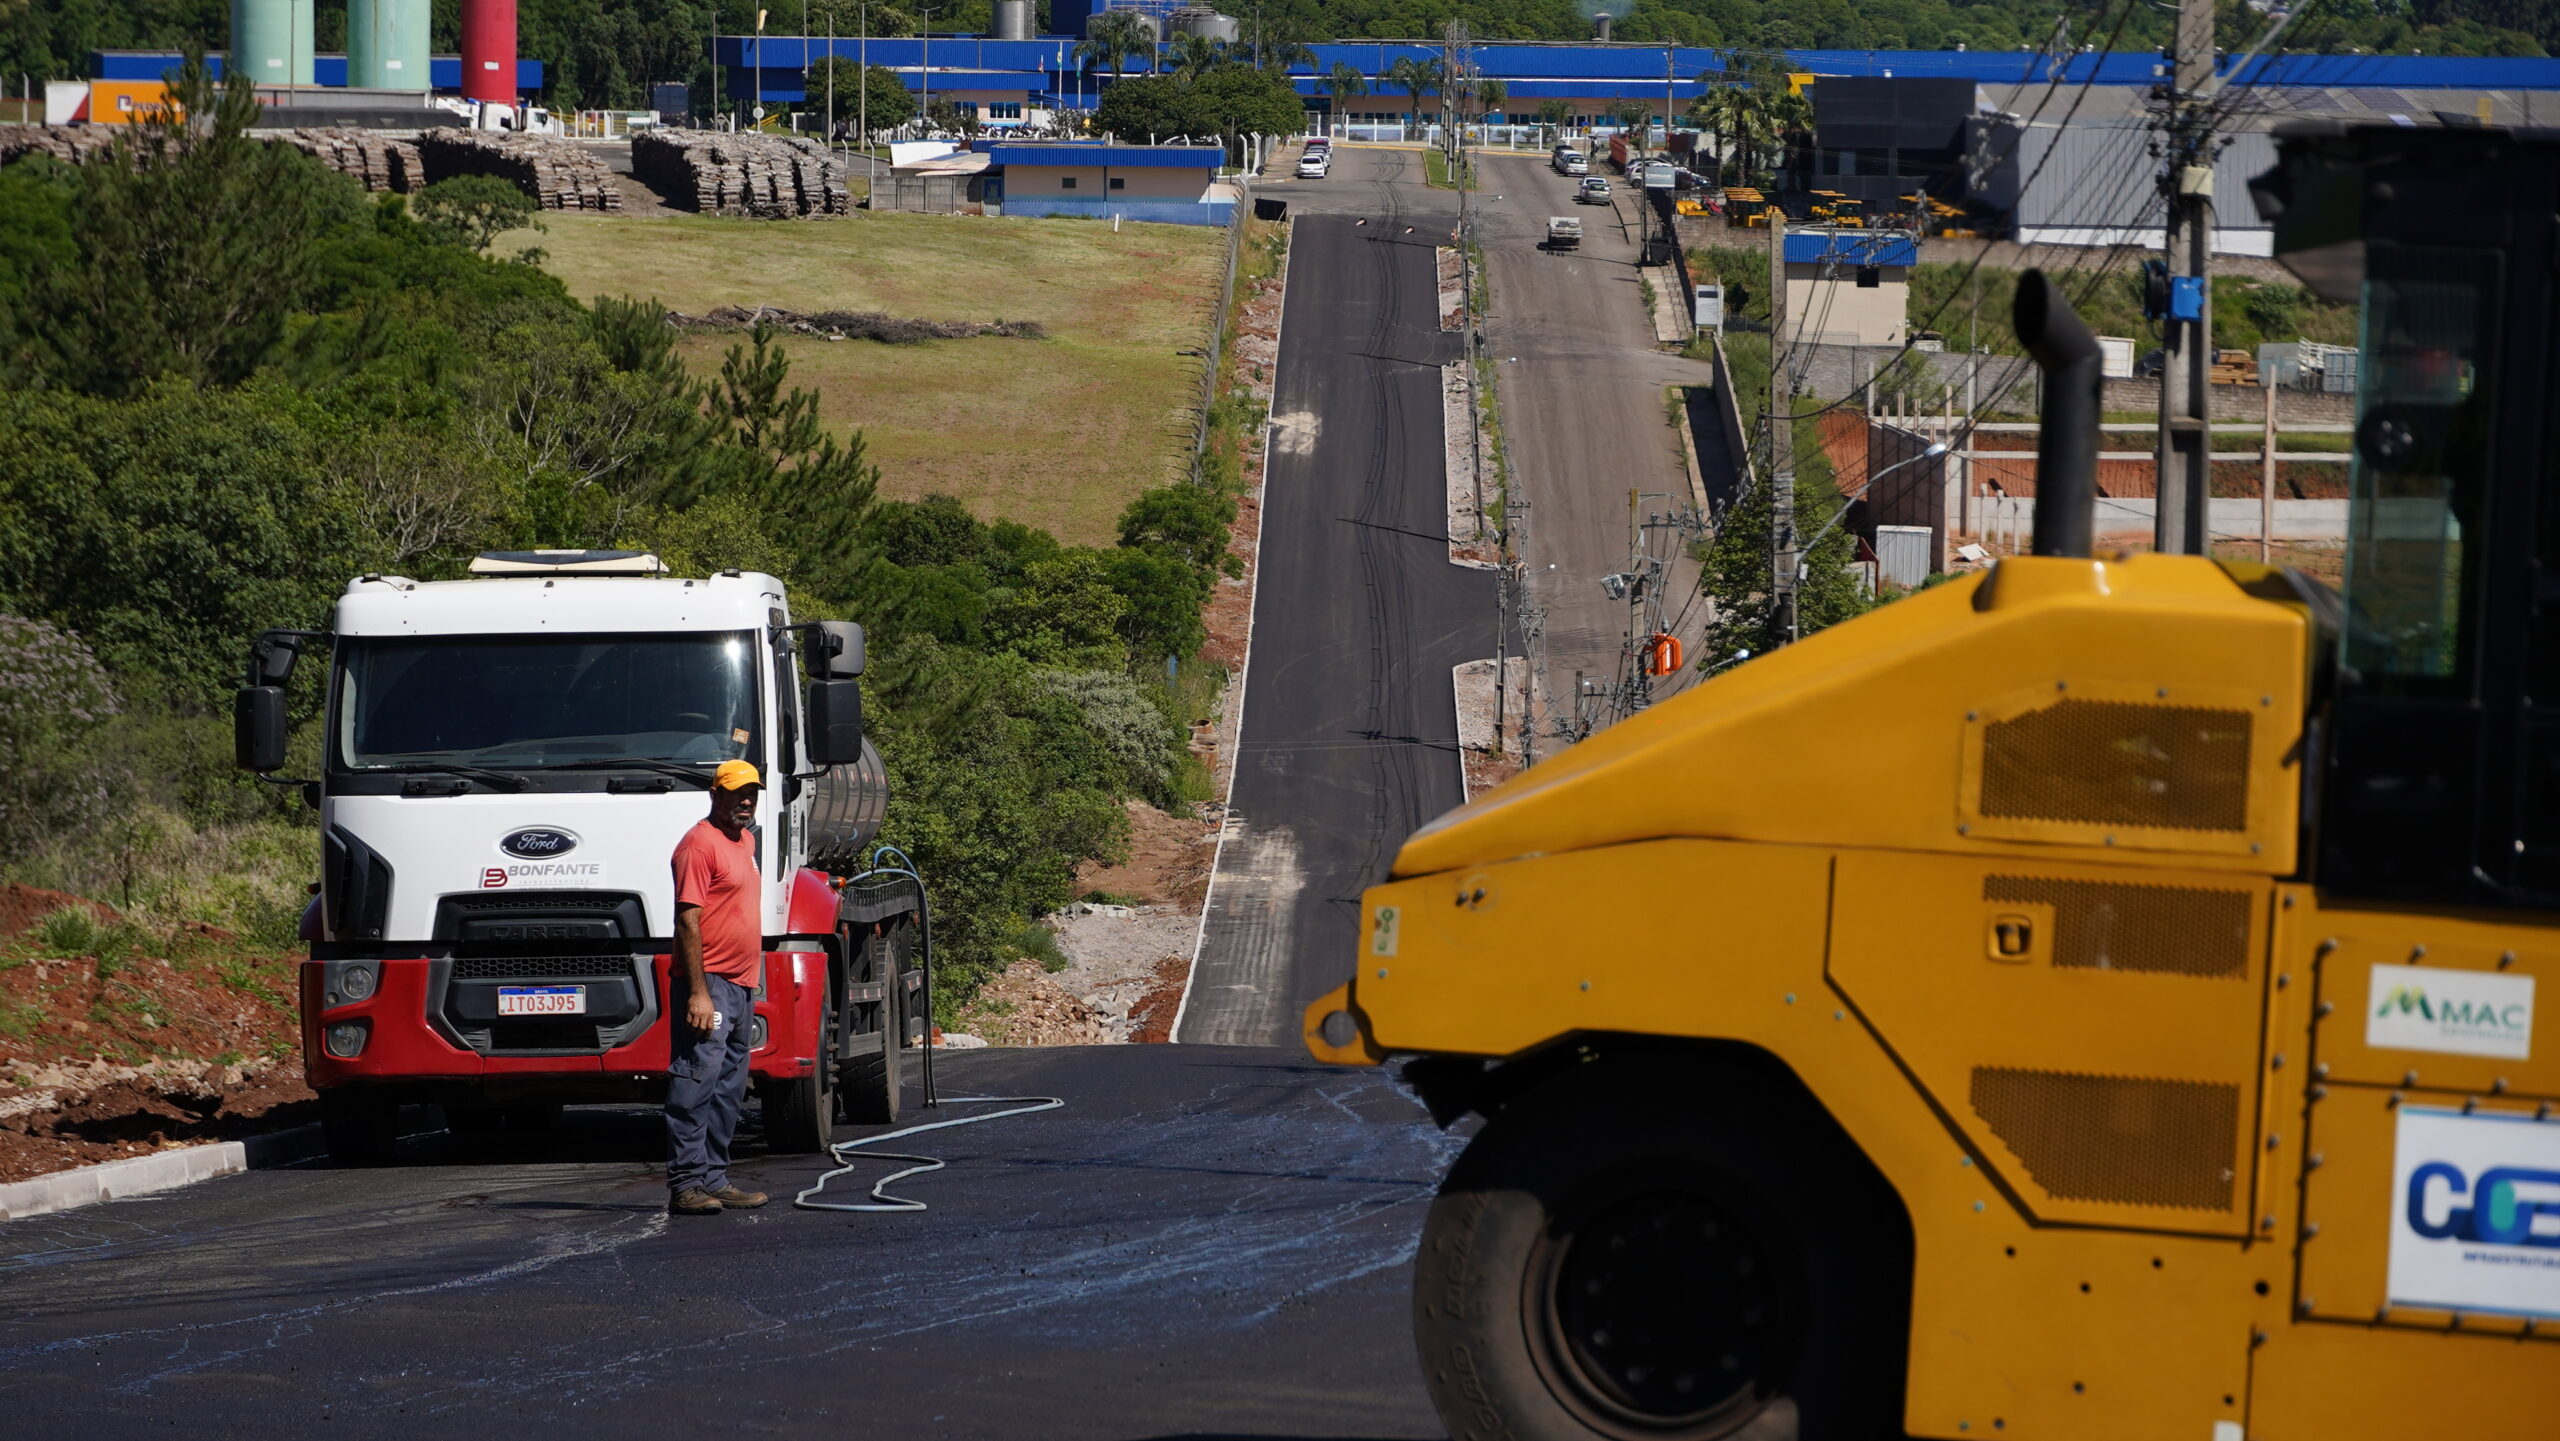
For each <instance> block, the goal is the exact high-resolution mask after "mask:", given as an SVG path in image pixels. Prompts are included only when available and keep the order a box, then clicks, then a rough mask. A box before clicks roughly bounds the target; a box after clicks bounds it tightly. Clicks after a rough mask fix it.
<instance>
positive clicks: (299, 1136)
mask: <svg viewBox="0 0 2560 1441" xmlns="http://www.w3.org/2000/svg"><path fill="white" fill-rule="evenodd" d="M325 1149H327V1147H326V1146H325V1145H324V1144H323V1143H322V1141H321V1139H320V1128H319V1127H318V1126H296V1127H294V1128H293V1129H292V1130H290V1131H278V1132H276V1133H274V1134H273V1135H266V1136H252V1137H250V1138H249V1139H248V1140H246V1141H217V1142H215V1143H213V1144H212V1145H208V1146H185V1147H180V1148H178V1149H175V1150H168V1151H154V1152H152V1153H150V1154H149V1155H143V1156H127V1157H125V1158H123V1159H122V1160H116V1161H101V1162H99V1163H98V1164H96V1165H94V1166H82V1167H80V1168H79V1169H78V1170H73V1171H57V1172H55V1173H54V1174H52V1175H50V1176H37V1177H34V1178H32V1179H30V1180H25V1181H12V1182H10V1183H9V1184H8V1185H5V1186H0V1221H14V1220H19V1219H22V1218H24V1217H27V1216H43V1215H49V1214H51V1213H52V1212H55V1211H69V1210H73V1209H75V1208H77V1207H81V1206H94V1205H97V1204H98V1203H99V1202H101V1201H121V1200H124V1199H125V1198H126V1197H128V1196H147V1195H150V1194H151V1193H152V1192H154V1191H169V1190H175V1189H176V1188H178V1187H180V1186H192V1185H194V1184H195V1183H196V1182H198V1181H210V1180H212V1179H213V1178H214V1177H216V1176H232V1175H237V1174H239V1173H241V1172H243V1171H248V1170H251V1169H254V1168H257V1167H262V1166H282V1165H287V1164H290V1163H292V1162H294V1161H301V1160H307V1159H309V1158H310V1157H313V1156H316V1155H319V1154H320V1153H321V1152H322V1151H324V1150H325Z"/></svg>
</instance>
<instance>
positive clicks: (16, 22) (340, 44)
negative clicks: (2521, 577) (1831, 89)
mask: <svg viewBox="0 0 2560 1441" xmlns="http://www.w3.org/2000/svg"><path fill="white" fill-rule="evenodd" d="M759 3H762V4H763V7H764V8H765V9H766V10H767V11H768V12H769V14H768V17H767V22H766V28H767V30H768V32H770V33H775V34H788V33H797V32H798V31H799V30H800V28H801V26H802V25H803V23H804V20H803V16H804V13H805V16H806V19H805V23H806V25H807V27H808V30H809V33H811V34H825V33H827V28H828V26H829V24H830V23H831V22H832V24H833V25H834V28H835V33H837V34H839V35H852V34H855V33H856V32H857V31H858V30H859V29H861V28H862V27H863V26H864V25H865V24H866V23H867V24H868V26H869V29H870V33H872V34H874V35H908V34H913V33H915V30H916V16H915V12H914V11H913V10H912V9H910V8H908V7H906V6H902V5H899V4H896V3H892V0H878V3H868V4H866V3H865V0H807V4H806V5H805V7H803V6H794V5H792V4H791V3H789V0H783V3H780V4H773V3H770V0H522V4H521V6H520V8H519V17H520V18H519V27H520V34H521V43H520V49H521V51H522V53H523V54H524V55H526V56H527V57H530V58H535V59H540V60H544V61H547V62H549V63H550V66H551V70H550V78H549V87H548V89H549V94H548V97H547V98H548V99H549V101H550V102H551V103H552V104H553V105H555V106H559V107H561V108H567V109H578V108H617V109H618V108H637V107H642V106H645V105H646V104H647V103H648V93H649V86H650V85H651V84H652V83H653V82H657V81H671V80H676V81H684V82H687V83H689V84H691V85H692V86H693V87H694V89H695V93H696V97H697V103H701V101H703V100H706V99H707V98H708V93H709V86H710V79H711V75H710V64H709V48H710V47H709V37H710V36H711V34H712V33H713V32H714V30H715V29H716V30H717V31H718V32H719V33H721V34H727V35H737V34H747V33H752V32H753V31H754V29H755V17H756V11H757V8H758V4H759ZM1037 8H1038V9H1039V11H1040V12H1041V14H1042V15H1044V16H1045V14H1046V12H1047V6H1046V5H1045V4H1043V5H1040V6H1038V7H1037ZM1239 8H1242V7H1239ZM1258 8H1259V11H1260V17H1261V24H1262V26H1263V29H1262V31H1261V34H1262V35H1263V36H1264V37H1265V38H1266V39H1276V40H1277V41H1278V42H1280V43H1281V44H1283V45H1288V44H1296V43H1301V42H1309V41H1330V40H1361V39H1413V38H1418V37H1436V36H1438V35H1440V34H1441V32H1442V30H1443V29H1444V28H1445V27H1446V26H1447V24H1448V23H1449V22H1450V21H1451V20H1459V19H1463V20H1465V21H1466V22H1467V24H1468V25H1469V27H1470V28H1471V29H1472V30H1473V31H1474V33H1475V35H1476V36H1477V37H1478V38H1479V39H1483V40H1578V39H1585V38H1588V37H1589V35H1590V33H1591V22H1590V20H1589V18H1588V14H1589V12H1590V10H1592V9H1594V8H1599V7H1598V6H1596V5H1594V4H1592V3H1590V0H1583V3H1580V4H1577V3H1576V0H1264V3H1263V4H1262V5H1260V6H1259V7H1258ZM1608 8H1610V9H1612V10H1613V11H1617V12H1619V13H1618V18H1617V30H1616V34H1617V37H1618V38H1619V39H1621V40H1628V41H1662V40H1670V41H1676V42H1678V43H1680V44H1683V45H1705V46H1726V47H1742V48H1749V49H1759V50H1777V49H1791V48H1793V49H1916V50H1939V49H1953V48H1955V47H1957V46H1964V47H1966V48H1969V49H1973V50H2017V49H2020V48H2028V49H2034V48H2039V47H2042V46H2044V45H2046V44H2048V43H2049V42H2050V41H2051V40H2052V38H2053V35H2054V22H2055V19H2056V16H2057V13H2060V14H2061V15H2062V17H2063V18H2065V19H2066V20H2067V21H2068V32H2067V35H2068V43H2069V44H2070V45H2071V47H2072V48H2074V49H2077V48H2079V47H2080V46H2082V45H2089V46H2100V47H2103V46H2105V45H2106V44H2108V43H2109V40H2110V38H2111V37H2112V38H2113V39H2114V42H2115V44H2116V46H2117V48H2118V49H2120V50H2126V51H2148V50H2152V49H2156V48H2158V47H2159V46H2160V45H2161V44H2163V43H2165V42H2166V40H2167V38H2168V33H2169V23H2170V19H2171V12H2170V10H2169V9H2167V8H2164V7H2161V6H2157V5H2150V4H2143V3H2134V4H2132V8H2131V11H2130V14H2127V12H2126V9H2125V6H2124V4H2123V3H2119V0H2069V3H2067V4H2065V5H2063V6H2061V7H2059V12H2057V7H2056V6H2055V5H2054V4H2053V3H2052V0H1632V3H1631V4H1624V5H1611V6H1609V7H1608ZM989 13H990V10H989V0H960V3H957V4H952V5H947V6H943V7H939V8H936V9H935V10H934V12H933V20H934V28H935V30H936V32H937V33H942V32H952V31H956V32H962V33H967V32H972V31H978V30H982V29H983V28H984V27H985V26H986V25H987V24H988V15H989ZM458 17H459V0H435V8H434V22H433V44H434V46H435V48H436V51H437V53H439V54H450V53H452V52H453V51H454V50H455V49H456V48H458V46H459V44H460V40H459V34H460V30H459V18H458ZM2120 21H2121V24H2119V22H2120ZM2265 24H2266V17H2265V16H2264V15H2262V14H2261V13H2260V12H2258V11H2256V10H2253V9H2251V8H2249V7H2248V6H2247V5H2245V4H2243V3H2241V0H2222V18H2221V20H2220V22H2219V25H2218V29H2219V32H2220V40H2221V43H2222V44H2223V45H2225V46H2226V47H2228V48H2230V49H2231V50H2233V51H2235V52H2236V51H2238V50H2241V49H2245V48H2246V47H2247V46H2248V45H2249V44H2250V42H2251V41H2252V40H2253V39H2255V38H2256V36H2257V35H2258V33H2259V32H2260V31H2261V30H2262V29H2263V28H2264V27H2265ZM229 29H230V20H229V4H228V0H0V75H7V76H9V77H11V78H12V79H13V80H14V78H15V77H16V76H17V75H19V74H22V73H23V74H27V75H31V76H34V77H36V78H39V79H41V78H45V77H52V78H57V79H60V78H69V77H73V76H77V75H81V74H84V73H86V68H87V64H88V55H89V52H90V51H92V50H96V49H102V48H104V49H112V48H129V47H146V46H151V47H165V48H175V47H177V46H180V45H182V44H184V43H186V42H187V41H189V40H193V41H196V42H198V43H201V44H204V45H206V46H208V47H209V48H215V49H219V48H221V47H222V45H223V44H224V43H225V42H226V41H227V39H228V36H229ZM316 30H317V43H318V45H319V47H320V48H321V49H322V50H329V51H334V50H339V49H343V48H344V45H345V37H346V3H345V0H318V9H317V12H316ZM2284 44H2285V45H2286V46H2287V47H2290V48H2293V49H2296V50H2311V51H2326V52H2340V51H2347V50H2357V51H2362V52H2365V53H2369V54H2371V53H2393V54H2405V53H2407V52H2409V51H2411V50H2413V49H2416V50H2421V51H2423V52H2425V53H2427V54H2430V55H2541V54H2545V53H2551V52H2553V51H2560V0H2322V3H2321V4H2320V5H2318V6H2317V7H2314V8H2313V9H2311V10H2310V11H2309V12H2308V14H2307V16H2306V18H2304V19H2303V20H2301V21H2300V22H2298V23H2297V24H2296V25H2295V26H2294V27H2293V29H2292V30H2291V31H2289V32H2288V33H2287V34H2286V36H2285V37H2284ZM1092 68H1095V69H1097V70H1100V71H1103V72H1105V73H1107V72H1109V71H1110V69H1111V68H1112V67H1111V66H1110V65H1109V64H1108V63H1103V64H1100V65H1095V66H1093V67H1092ZM1128 68H1130V69H1131V70H1133V71H1135V70H1143V69H1145V68H1147V67H1146V64H1145V61H1144V60H1143V58H1141V59H1139V60H1137V61H1136V63H1133V64H1131V65H1130V66H1129V67H1128Z"/></svg>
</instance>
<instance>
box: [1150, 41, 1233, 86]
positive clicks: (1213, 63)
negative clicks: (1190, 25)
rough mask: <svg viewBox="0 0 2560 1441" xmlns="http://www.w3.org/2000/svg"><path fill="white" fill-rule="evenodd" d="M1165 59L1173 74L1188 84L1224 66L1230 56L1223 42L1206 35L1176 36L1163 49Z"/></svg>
mask: <svg viewBox="0 0 2560 1441" xmlns="http://www.w3.org/2000/svg"><path fill="white" fill-rule="evenodd" d="M1165 58H1166V59H1167V60H1168V61H1170V62H1171V63H1172V66H1173V73H1174V74H1175V75H1177V76H1180V77H1181V78H1182V79H1183V80H1184V81H1186V82H1188V81H1192V80H1197V79H1199V78H1200V77H1201V76H1203V75H1206V74H1208V73H1209V72H1210V71H1212V70H1215V69H1217V68H1218V67H1219V66H1221V65H1224V64H1226V63H1227V62H1228V61H1229V60H1230V59H1231V58H1232V56H1231V55H1230V54H1229V53H1228V49H1227V46H1226V45H1225V44H1224V43H1223V42H1221V41H1217V40H1212V39H1210V38H1209V37H1208V36H1206V35H1176V36H1174V37H1173V43H1172V44H1170V45H1168V46H1166V47H1165Z"/></svg>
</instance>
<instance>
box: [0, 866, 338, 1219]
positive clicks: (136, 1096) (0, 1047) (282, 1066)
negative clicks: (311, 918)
mask: <svg viewBox="0 0 2560 1441" xmlns="http://www.w3.org/2000/svg"><path fill="white" fill-rule="evenodd" d="M293 967H294V962H293V960H292V959H290V958H286V957H277V956H271V955H258V954H255V953H254V949H253V948H250V947H247V946H244V945H243V943H242V942H241V941H240V940H239V938H237V937H235V936H232V935H230V934H229V933H227V932H224V931H220V930H216V929H214V928H213V927H210V926H200V925H188V926H181V927H178V928H176V929H175V930H171V931H159V930H154V929H151V928H146V927H142V926H139V925H135V924H132V923H129V922H128V921H126V920H125V919H124V918H123V917H121V916H119V915H118V914H117V913H116V912H115V911H114V910H113V909H111V908H109V907H107V906H103V905H100V904H98V903H97V902H94V901H88V900H83V899H82V898H80V897H78V896H70V895H64V894H62V893H60V892H56V891H40V890H34V889H31V888H28V887H24V886H6V887H0V1182H6V1181H17V1180H24V1179H25V1178H27V1177H29V1176H38V1175H43V1174H45V1173H47V1172H50V1171H59V1170H65V1169H68V1168H71V1167H74V1166H85V1165H89V1164H91V1163H93V1162H97V1161H111V1160H115V1159H118V1158H119V1157H124V1156H134V1155H140V1154H142V1153H144V1152H146V1151H152V1150H161V1149H168V1148H172V1147H178V1146H188V1145H197V1144H201V1143H204V1142H207V1141H225V1140H236V1139H238V1138H239V1137H241V1136H245V1135H252V1134H255V1133H257V1132H260V1131H268V1130H275V1129H279V1128H281V1127H285V1126H294V1125H300V1124H303V1123H304V1122H306V1121H309V1120H312V1119H315V1112H316V1107H315V1104H314V1100H313V1097H312V1093H311V1091H310V1089H309V1088H308V1087H306V1086H304V1085H303V1084H302V1057H301V1049H300V1045H299V1040H298V1030H297V1027H296V1023H295V1018H294V1008H293V986H294V970H293Z"/></svg>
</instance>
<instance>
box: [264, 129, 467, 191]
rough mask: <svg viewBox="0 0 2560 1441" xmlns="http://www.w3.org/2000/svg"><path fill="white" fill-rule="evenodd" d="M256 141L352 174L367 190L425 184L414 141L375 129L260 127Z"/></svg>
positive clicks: (420, 187)
mask: <svg viewBox="0 0 2560 1441" xmlns="http://www.w3.org/2000/svg"><path fill="white" fill-rule="evenodd" d="M255 133H256V135H257V137H258V138H259V139H260V140H265V141H270V142H272V143H274V144H277V145H290V146H292V147H293V148H294V149H296V150H299V151H301V152H302V153H303V154H305V155H308V156H310V157H311V158H312V159H314V160H317V161H319V162H320V163H321V164H323V165H326V166H328V167H329V168H330V169H332V170H335V171H337V172H338V173H340V174H342V175H352V176H354V177H355V178H356V179H358V180H360V181H362V182H363V183H364V188H365V189H367V190H389V191H396V192H398V193H399V194H402V195H414V194H416V193H417V192H419V191H421V190H424V189H425V188H426V187H427V166H426V162H425V161H424V160H422V159H420V158H419V155H418V146H417V142H415V141H412V140H390V139H385V138H384V137H383V134H382V132H381V131H378V130H348V129H328V130H262V131H258V132H255Z"/></svg>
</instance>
